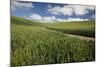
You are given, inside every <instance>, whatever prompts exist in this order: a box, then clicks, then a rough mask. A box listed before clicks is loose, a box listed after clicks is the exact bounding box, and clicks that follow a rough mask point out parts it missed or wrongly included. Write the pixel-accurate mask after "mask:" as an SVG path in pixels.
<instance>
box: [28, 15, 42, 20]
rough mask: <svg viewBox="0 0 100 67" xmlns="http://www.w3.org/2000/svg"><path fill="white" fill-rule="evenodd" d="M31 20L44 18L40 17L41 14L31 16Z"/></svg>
mask: <svg viewBox="0 0 100 67" xmlns="http://www.w3.org/2000/svg"><path fill="white" fill-rule="evenodd" d="M30 18H31V19H34V20H41V19H42V16H40V15H39V14H32V15H31V16H30Z"/></svg>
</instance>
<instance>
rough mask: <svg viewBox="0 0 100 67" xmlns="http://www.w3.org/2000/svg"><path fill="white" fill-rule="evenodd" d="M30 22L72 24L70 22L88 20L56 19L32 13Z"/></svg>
mask: <svg viewBox="0 0 100 67" xmlns="http://www.w3.org/2000/svg"><path fill="white" fill-rule="evenodd" d="M29 18H30V19H31V20H35V21H39V22H42V23H47V22H51V23H53V22H72V21H87V20H88V19H82V18H67V19H63V18H57V17H55V16H41V15H39V14H35V13H33V14H32V15H31V16H30V17H29Z"/></svg>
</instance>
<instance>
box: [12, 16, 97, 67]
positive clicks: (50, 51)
mask: <svg viewBox="0 0 100 67" xmlns="http://www.w3.org/2000/svg"><path fill="white" fill-rule="evenodd" d="M68 34H71V35H77V36H82V37H87V38H94V39H95V21H94V20H90V21H78V22H70V23H66V22H61V23H39V22H36V21H30V20H26V19H23V18H18V17H15V16H12V17H11V66H25V65H41V64H57V63H72V62H85V61H95V40H88V39H81V38H76V37H70V36H68Z"/></svg>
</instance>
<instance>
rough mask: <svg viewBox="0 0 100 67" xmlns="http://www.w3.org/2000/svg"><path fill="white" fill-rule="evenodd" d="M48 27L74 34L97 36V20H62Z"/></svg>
mask: <svg viewBox="0 0 100 67" xmlns="http://www.w3.org/2000/svg"><path fill="white" fill-rule="evenodd" d="M47 28H48V29H51V30H56V31H61V32H63V33H69V34H74V35H81V36H87V37H95V21H78V22H67V23H66V22H60V23H53V24H51V25H49V26H47Z"/></svg>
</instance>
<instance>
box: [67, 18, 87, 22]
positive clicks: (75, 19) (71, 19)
mask: <svg viewBox="0 0 100 67" xmlns="http://www.w3.org/2000/svg"><path fill="white" fill-rule="evenodd" d="M66 21H69V22H70V21H88V19H82V18H68V19H67V20H66Z"/></svg>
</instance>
